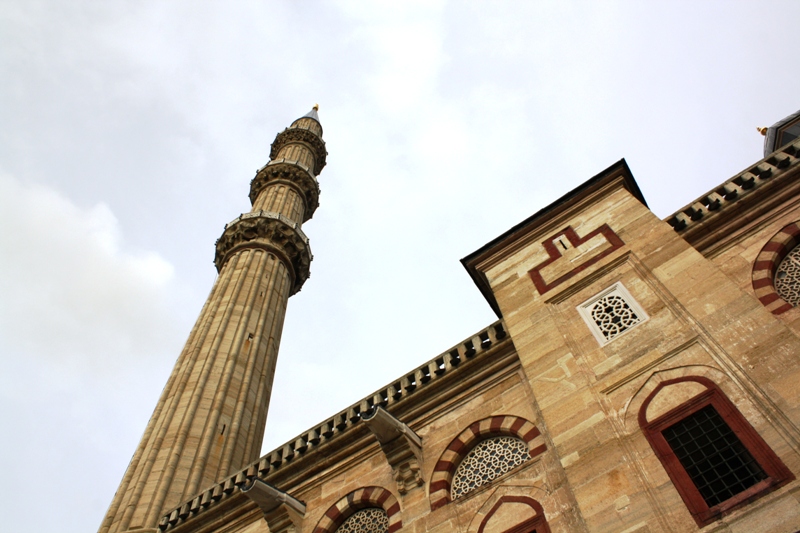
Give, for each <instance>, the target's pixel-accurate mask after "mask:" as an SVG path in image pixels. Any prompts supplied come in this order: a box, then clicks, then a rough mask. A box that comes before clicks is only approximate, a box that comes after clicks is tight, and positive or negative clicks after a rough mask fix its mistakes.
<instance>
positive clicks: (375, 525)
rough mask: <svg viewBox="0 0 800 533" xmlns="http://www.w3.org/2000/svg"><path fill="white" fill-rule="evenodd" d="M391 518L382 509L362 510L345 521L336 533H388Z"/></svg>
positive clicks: (370, 508)
mask: <svg viewBox="0 0 800 533" xmlns="http://www.w3.org/2000/svg"><path fill="white" fill-rule="evenodd" d="M388 531H389V517H388V516H387V515H386V511H384V510H383V509H381V508H380V507H369V508H367V509H361V510H360V511H356V512H355V513H354V514H352V515H350V517H349V518H348V519H347V520H345V521H344V522H343V523H342V525H341V526H339V528H338V529H337V530H336V533H387V532H388Z"/></svg>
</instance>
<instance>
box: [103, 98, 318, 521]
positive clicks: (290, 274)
mask: <svg viewBox="0 0 800 533" xmlns="http://www.w3.org/2000/svg"><path fill="white" fill-rule="evenodd" d="M312 113H313V112H312ZM313 116H314V117H315V116H316V114H315V113H314V115H313ZM300 126H302V127H300ZM298 128H299V129H302V130H304V131H300V132H297V131H296V130H297V129H298ZM308 132H311V133H313V136H312V137H309V133H308ZM321 132H322V129H321V127H320V126H319V122H318V121H317V120H316V119H315V118H303V119H299V120H297V121H295V122H294V123H293V125H292V128H289V129H287V130H285V131H284V132H282V133H280V134H279V135H278V137H277V138H276V140H275V143H273V154H272V159H273V161H271V162H270V164H268V165H267V166H266V167H265V168H264V169H262V171H259V174H258V175H257V176H256V179H254V183H253V185H252V187H253V188H251V198H253V209H252V211H251V212H250V213H249V214H247V215H242V216H241V217H239V218H237V219H236V220H234V221H233V222H231V223H230V224H228V226H226V229H225V232H224V233H223V235H222V237H220V239H219V241H218V242H217V257H216V259H215V262H216V264H217V268H218V269H219V276H218V277H217V280H216V281H215V283H214V287H213V288H212V290H211V293H210V294H209V296H208V299H207V301H206V303H205V305H204V307H203V310H202V312H201V313H200V316H199V317H198V319H197V322H196V323H195V325H194V327H193V328H192V331H191V333H190V335H189V339H188V340H187V342H186V345H185V346H184V349H183V351H182V352H181V355H180V356H179V358H178V361H177V362H176V364H175V367H174V369H173V371H172V374H171V375H170V377H169V380H168V381H167V385H166V386H165V387H164V390H163V392H162V394H161V398H160V399H159V402H158V404H157V406H156V408H155V410H154V412H153V415H152V417H151V419H150V422H149V423H148V426H147V429H146V430H145V434H144V436H143V437H142V441H141V443H140V444H139V447H138V449H137V450H136V453H135V454H134V457H133V459H132V460H131V463H130V465H129V466H128V470H127V471H126V473H125V476H124V478H123V480H122V483H121V484H120V487H119V489H118V491H117V494H116V495H115V497H114V500H113V502H112V504H111V506H110V508H109V510H108V514H107V515H106V518H105V520H104V522H103V524H102V526H101V528H100V533H122V532H126V531H134V530H144V531H153V532H154V531H156V529H155V528H156V525H157V524H158V521H159V520H160V519H161V514H162V513H163V512H164V510H165V509H168V508H173V507H176V506H177V505H179V504H180V503H181V502H183V501H186V500H188V499H190V498H191V497H192V496H194V495H195V494H197V493H198V492H200V491H201V490H202V489H203V488H205V487H207V486H209V485H211V484H213V483H215V482H216V481H218V480H220V479H222V478H223V477H225V476H226V475H228V474H230V473H231V472H233V471H236V470H239V469H241V468H242V467H243V466H245V465H246V464H248V463H250V462H252V461H255V460H256V459H258V455H259V452H260V450H261V441H262V438H263V435H264V426H265V423H266V417H267V411H268V407H269V398H270V394H271V392H272V382H273V377H274V374H275V366H276V362H277V355H278V347H279V345H280V338H281V332H282V329H283V322H284V318H285V316H286V304H287V301H288V298H289V296H291V295H292V294H294V293H295V292H297V291H298V290H299V289H300V287H301V286H302V284H303V282H304V281H305V279H306V278H307V277H308V264H309V262H310V260H311V255H310V251H309V249H308V241H307V239H306V237H305V235H304V234H303V233H302V231H301V230H300V225H301V224H302V222H303V221H305V220H308V219H309V218H310V217H311V215H312V214H313V211H314V209H315V208H316V201H317V198H318V194H319V191H318V188H317V185H316V178H315V177H314V174H313V172H314V171H319V169H321V167H322V166H323V165H324V159H325V155H326V153H325V151H324V143H322V140H321V139H320V138H319V137H318V136H319V135H321ZM276 145H278V146H276ZM320 147H322V148H320ZM275 152H277V154H280V155H281V158H283V159H284V160H285V161H280V160H279V161H276V160H275V159H276V158H275V155H276V154H275ZM290 157H291V159H290ZM265 169H266V171H265ZM262 174H263V175H262ZM260 175H261V178H260V179H259V176H260ZM256 182H257V183H256Z"/></svg>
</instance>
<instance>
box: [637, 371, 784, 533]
mask: <svg viewBox="0 0 800 533" xmlns="http://www.w3.org/2000/svg"><path fill="white" fill-rule="evenodd" d="M679 381H697V382H700V383H701V384H703V385H705V386H706V387H707V390H706V391H705V392H702V393H700V394H698V395H697V396H695V397H693V398H691V399H690V400H687V401H686V402H684V403H683V404H681V405H679V406H678V407H675V408H673V409H672V410H670V411H668V412H667V413H665V414H663V415H661V416H659V417H658V418H656V419H655V420H653V421H652V422H647V421H646V420H645V413H646V410H647V406H648V405H649V403H650V400H651V399H652V398H654V397H655V395H656V393H657V392H658V391H659V390H660V389H661V388H662V387H663V386H666V385H671V384H674V383H676V382H679ZM639 423H640V425H641V426H642V429H643V431H644V433H645V436H646V437H647V440H648V441H649V442H650V446H651V447H652V448H653V451H654V452H655V454H656V456H657V457H658V458H659V459H660V460H661V463H662V465H663V466H664V469H665V470H666V471H667V474H668V475H669V477H670V479H671V480H672V483H673V484H674V485H675V488H676V489H677V491H678V493H679V494H680V496H681V498H682V499H683V501H684V503H685V504H686V507H687V508H688V509H689V512H690V513H691V514H692V516H693V517H694V519H695V521H696V522H697V525H698V526H700V527H703V526H705V525H707V524H709V523H711V522H713V521H715V520H717V519H719V518H720V517H721V516H722V515H723V514H725V513H726V512H728V511H731V510H733V509H734V508H737V507H740V506H742V505H745V504H746V503H748V502H750V501H753V500H755V499H756V498H759V497H761V496H763V495H765V494H767V493H768V492H770V491H772V490H775V489H776V488H778V487H780V486H781V485H784V484H786V483H788V482H789V481H791V480H792V479H794V475H793V474H792V473H791V471H789V469H788V468H787V467H786V465H784V464H783V462H782V461H781V460H780V458H778V456H777V455H776V454H775V452H773V451H772V449H771V448H770V447H769V445H768V444H767V443H766V442H765V441H764V439H762V438H761V436H760V435H759V434H758V433H757V432H756V430H755V429H754V428H753V426H751V425H750V423H749V422H747V420H746V419H745V418H744V417H743V416H742V414H741V413H740V412H739V410H738V409H737V408H736V407H735V406H734V405H733V403H732V402H731V401H730V400H729V399H728V398H727V397H726V396H725V395H724V394H723V393H722V392H721V391H720V390H719V388H717V386H716V385H714V384H713V382H711V381H710V380H708V379H706V378H701V377H690V378H679V379H675V380H669V381H665V382H662V383H661V384H660V385H659V387H657V388H656V390H655V391H653V393H651V394H650V396H649V397H648V399H647V400H646V401H645V403H644V404H643V405H642V408H641V410H640V413H639Z"/></svg>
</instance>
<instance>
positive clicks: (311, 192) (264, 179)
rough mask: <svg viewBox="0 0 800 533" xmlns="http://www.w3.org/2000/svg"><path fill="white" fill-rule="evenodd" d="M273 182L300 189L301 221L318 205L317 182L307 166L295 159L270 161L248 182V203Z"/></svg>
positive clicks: (253, 200)
mask: <svg viewBox="0 0 800 533" xmlns="http://www.w3.org/2000/svg"><path fill="white" fill-rule="evenodd" d="M274 183H286V184H287V185H290V186H293V187H295V188H297V189H298V190H299V191H300V195H301V196H302V197H303V200H304V201H305V212H304V214H303V222H305V221H306V220H308V219H310V218H311V217H312V216H313V215H314V211H316V210H317V207H319V183H318V182H317V179H316V178H315V177H314V175H313V174H312V173H311V171H310V169H309V168H308V167H306V166H304V165H301V164H299V163H297V162H296V161H286V160H283V159H278V160H276V161H270V162H269V163H267V165H266V166H264V168H262V169H261V170H259V171H258V172H257V173H256V176H255V177H254V178H253V179H252V181H251V182H250V203H251V204H255V203H256V199H257V198H258V195H259V194H261V191H263V190H264V187H266V186H267V185H268V184H274Z"/></svg>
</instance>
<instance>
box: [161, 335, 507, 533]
mask: <svg viewBox="0 0 800 533" xmlns="http://www.w3.org/2000/svg"><path fill="white" fill-rule="evenodd" d="M510 343H511V338H510V337H509V336H508V334H507V333H506V330H505V326H504V325H503V321H502V320H498V321H497V322H495V323H494V324H492V325H490V326H489V327H487V328H485V329H483V330H481V331H479V332H478V333H476V334H475V335H472V336H471V337H469V338H468V339H465V340H464V341H462V342H460V343H458V344H457V345H455V346H454V347H453V348H451V349H450V350H447V351H445V352H444V353H441V354H439V355H437V356H436V357H434V358H433V359H431V360H430V361H428V362H427V363H425V364H423V365H421V366H419V367H417V368H416V369H415V370H413V371H412V372H409V373H408V374H405V375H404V376H403V377H402V378H400V379H399V380H397V381H395V382H392V383H391V384H389V385H387V386H385V387H382V388H380V389H378V390H377V391H375V392H374V393H372V394H370V395H369V396H367V397H365V398H363V399H362V400H360V401H358V402H356V403H354V404H352V405H351V406H350V407H348V408H346V409H344V410H342V411H340V412H339V413H337V414H336V415H334V416H332V417H330V418H328V419H326V420H325V421H324V422H323V423H321V424H318V425H316V426H314V427H312V428H310V429H309V430H307V431H304V432H303V433H301V434H300V435H298V436H297V437H295V438H293V439H290V440H289V441H288V442H286V443H285V444H283V445H281V446H279V447H277V448H275V449H274V450H272V451H271V452H269V453H267V454H266V455H264V456H262V457H261V459H259V460H258V461H256V462H254V463H252V464H250V465H249V466H248V467H246V468H244V469H243V470H241V471H239V472H237V473H235V474H232V475H231V476H228V477H227V478H225V479H223V480H222V481H220V482H219V483H217V484H216V485H214V486H212V487H210V488H208V489H206V490H205V491H203V492H202V493H200V494H198V495H197V496H195V497H194V498H193V499H191V500H189V501H187V502H184V503H183V504H181V505H180V506H178V507H177V508H175V509H173V510H171V511H169V512H167V513H165V514H164V515H163V517H162V518H161V521H160V522H159V528H160V529H161V530H162V531H168V530H170V529H172V528H174V527H177V526H179V525H180V524H182V523H184V522H186V521H187V520H189V519H191V518H192V517H194V516H197V515H199V514H202V513H203V512H204V511H205V510H206V509H210V508H212V507H213V506H214V505H217V504H218V503H221V502H223V501H226V500H227V499H229V498H231V497H232V496H235V495H236V494H238V492H239V491H238V490H236V489H237V488H239V487H242V486H245V485H246V484H247V483H251V482H252V481H253V480H254V479H262V480H268V479H269V478H272V477H273V476H274V475H275V474H279V473H280V472H281V470H282V469H283V468H285V467H287V466H288V465H290V464H292V462H293V461H296V460H297V459H298V458H299V457H300V456H303V455H306V454H309V453H311V452H312V451H314V450H315V449H317V448H319V447H320V446H322V445H324V444H326V443H328V442H331V441H334V440H338V439H339V438H341V437H342V436H344V435H345V434H350V432H351V431H353V430H354V429H355V428H356V426H361V424H359V423H360V422H361V421H362V416H364V415H367V414H371V413H372V412H373V411H374V410H375V409H376V408H377V407H382V408H384V409H387V410H388V411H392V410H393V409H394V408H395V406H398V405H399V404H401V403H406V402H407V401H408V400H409V399H411V398H413V397H415V396H416V393H418V392H420V391H422V390H423V389H427V388H428V387H430V386H431V385H433V384H435V383H436V382H438V381H440V380H442V379H443V378H445V377H448V376H451V375H453V374H454V373H456V372H458V371H459V370H460V369H461V368H464V367H474V365H475V364H476V363H475V362H476V361H483V362H484V363H483V364H487V363H488V362H489V361H491V359H486V358H485V357H484V356H490V354H492V353H498V351H497V350H498V349H500V348H501V347H502V346H506V345H510Z"/></svg>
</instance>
